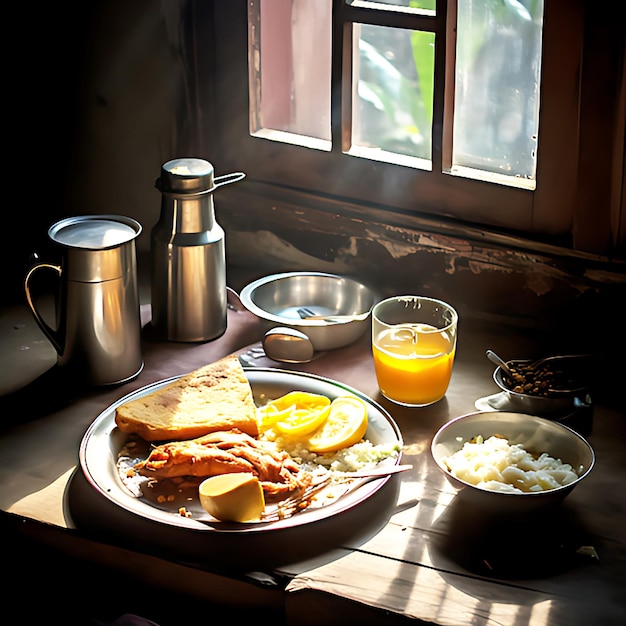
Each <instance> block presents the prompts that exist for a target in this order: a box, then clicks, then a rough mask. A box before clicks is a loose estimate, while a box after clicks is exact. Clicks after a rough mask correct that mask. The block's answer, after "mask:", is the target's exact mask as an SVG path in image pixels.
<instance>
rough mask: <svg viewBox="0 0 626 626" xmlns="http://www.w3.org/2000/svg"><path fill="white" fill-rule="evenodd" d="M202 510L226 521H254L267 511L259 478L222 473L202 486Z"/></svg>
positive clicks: (200, 491) (248, 474)
mask: <svg viewBox="0 0 626 626" xmlns="http://www.w3.org/2000/svg"><path fill="white" fill-rule="evenodd" d="M198 491H199V496H200V504H201V505H202V508H203V509H204V510H205V511H207V513H209V514H211V515H212V516H213V517H215V518H216V519H218V520H222V521H224V522H254V521H259V520H260V519H261V514H262V513H263V511H264V510H265V496H264V494H263V488H262V487H261V483H260V482H259V479H258V477H257V476H255V475H254V474H250V473H247V472H241V473H234V474H219V475H218V476H211V477H210V478H207V479H206V480H203V481H202V482H201V483H200V487H199V488H198Z"/></svg>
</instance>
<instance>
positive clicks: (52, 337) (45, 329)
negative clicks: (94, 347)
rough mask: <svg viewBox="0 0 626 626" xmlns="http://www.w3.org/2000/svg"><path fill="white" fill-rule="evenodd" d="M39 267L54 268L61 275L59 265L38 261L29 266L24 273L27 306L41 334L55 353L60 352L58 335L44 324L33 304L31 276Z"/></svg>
mask: <svg viewBox="0 0 626 626" xmlns="http://www.w3.org/2000/svg"><path fill="white" fill-rule="evenodd" d="M41 269H49V270H54V271H55V272H56V273H57V274H58V275H59V277H60V276H61V267H60V266H59V265H51V264H50V263H40V264H39V265H35V266H34V267H33V268H31V270H30V271H29V272H28V274H26V278H25V279H24V291H25V292H26V301H27V302H28V306H29V307H30V310H31V311H32V313H33V316H34V318H35V321H36V322H37V325H38V326H39V328H41V330H42V332H43V334H44V335H45V336H46V337H47V338H48V339H49V340H50V343H51V344H52V345H53V346H54V349H55V350H56V351H57V353H58V354H61V342H60V340H59V337H60V335H59V333H58V332H57V331H56V330H54V328H52V327H51V326H49V325H48V324H46V322H45V320H44V319H43V317H42V316H41V314H40V313H39V311H38V310H37V307H36V306H35V302H34V300H33V298H32V296H31V292H30V281H31V278H32V277H33V274H34V273H35V272H36V271H38V270H41Z"/></svg>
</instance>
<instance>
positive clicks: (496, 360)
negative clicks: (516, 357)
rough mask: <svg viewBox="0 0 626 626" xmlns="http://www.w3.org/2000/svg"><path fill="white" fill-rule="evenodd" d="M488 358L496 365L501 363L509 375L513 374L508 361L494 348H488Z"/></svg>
mask: <svg viewBox="0 0 626 626" xmlns="http://www.w3.org/2000/svg"><path fill="white" fill-rule="evenodd" d="M486 355H487V358H488V359H489V360H490V361H491V362H492V363H495V364H496V365H499V366H500V367H501V368H502V369H503V370H504V371H505V372H506V373H507V374H508V375H509V376H511V377H512V376H513V373H512V372H511V370H510V369H509V366H508V365H507V363H506V361H505V360H504V359H502V358H501V357H499V356H498V355H497V354H496V353H495V352H494V351H493V350H487V352H486Z"/></svg>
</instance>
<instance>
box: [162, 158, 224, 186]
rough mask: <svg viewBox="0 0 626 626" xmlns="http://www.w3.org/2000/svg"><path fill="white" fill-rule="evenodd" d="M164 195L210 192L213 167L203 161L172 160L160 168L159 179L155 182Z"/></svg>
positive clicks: (189, 159) (191, 159)
mask: <svg viewBox="0 0 626 626" xmlns="http://www.w3.org/2000/svg"><path fill="white" fill-rule="evenodd" d="M156 186H157V188H158V189H159V190H161V191H162V192H165V193H190V194H191V193H202V192H206V191H209V190H212V189H213V187H214V181H213V165H211V163H209V162H208V161H205V160H204V159H193V158H185V159H173V160H172V161H168V162H167V163H164V164H163V165H162V166H161V178H159V179H158V180H157V181H156Z"/></svg>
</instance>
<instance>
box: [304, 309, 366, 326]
mask: <svg viewBox="0 0 626 626" xmlns="http://www.w3.org/2000/svg"><path fill="white" fill-rule="evenodd" d="M369 314H370V312H369V311H365V312H364V313H355V314H354V315H317V314H316V313H315V312H314V311H311V310H310V309H306V308H300V309H298V315H299V316H300V318H301V319H303V320H322V321H324V322H328V323H329V324H347V323H348V322H359V321H361V320H364V319H366V318H367V317H368V316H369Z"/></svg>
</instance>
